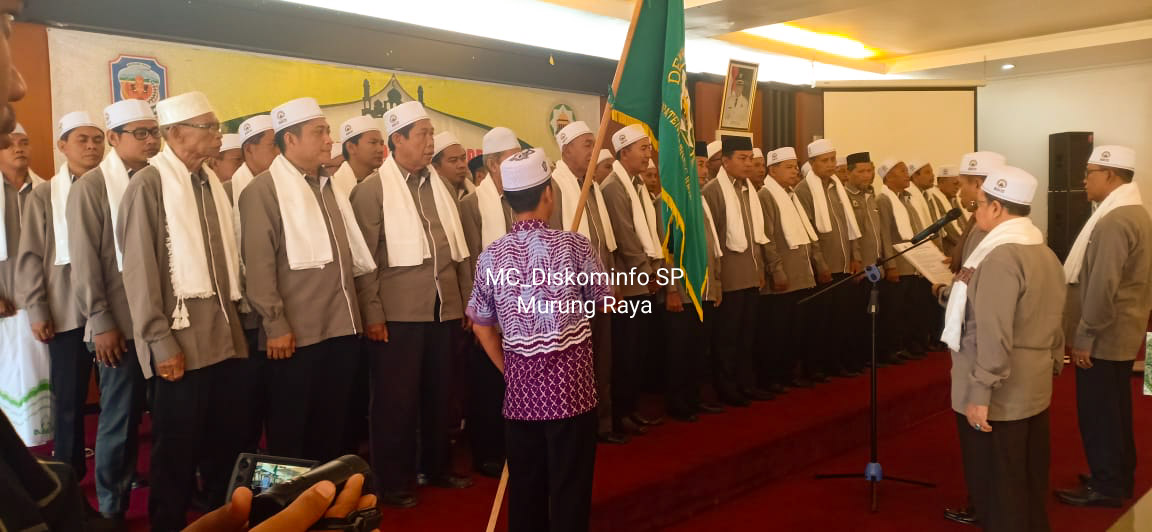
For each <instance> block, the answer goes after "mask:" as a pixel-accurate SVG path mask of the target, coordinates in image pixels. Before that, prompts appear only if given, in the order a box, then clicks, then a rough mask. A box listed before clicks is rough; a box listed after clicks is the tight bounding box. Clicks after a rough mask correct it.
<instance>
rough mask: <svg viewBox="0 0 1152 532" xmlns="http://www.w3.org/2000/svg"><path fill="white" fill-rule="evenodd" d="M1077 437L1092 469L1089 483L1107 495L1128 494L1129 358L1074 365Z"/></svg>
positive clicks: (1131, 451)
mask: <svg viewBox="0 0 1152 532" xmlns="http://www.w3.org/2000/svg"><path fill="white" fill-rule="evenodd" d="M1076 413H1077V415H1078V417H1079V421H1080V439H1081V440H1082V441H1083V442H1084V455H1085V457H1086V458H1087V459H1088V467H1089V468H1090V469H1091V471H1092V480H1091V482H1090V483H1089V485H1090V486H1092V487H1093V488H1094V489H1096V490H1097V491H1099V492H1100V493H1102V494H1104V495H1107V496H1109V497H1122V498H1129V497H1132V490H1133V488H1134V483H1135V474H1136V441H1135V438H1134V436H1133V434H1132V361H1130V360H1123V361H1114V360H1099V359H1095V358H1094V359H1092V367H1091V368H1088V369H1084V368H1080V367H1077V368H1076Z"/></svg>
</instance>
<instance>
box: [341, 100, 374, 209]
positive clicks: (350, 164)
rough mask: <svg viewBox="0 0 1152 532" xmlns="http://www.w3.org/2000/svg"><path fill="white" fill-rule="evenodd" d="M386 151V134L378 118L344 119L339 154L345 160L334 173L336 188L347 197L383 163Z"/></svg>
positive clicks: (358, 117) (359, 117) (355, 117)
mask: <svg viewBox="0 0 1152 532" xmlns="http://www.w3.org/2000/svg"><path fill="white" fill-rule="evenodd" d="M333 151H335V150H333ZM385 151H386V146H385V144H384V133H382V132H381V131H380V126H378V125H377V124H376V119H374V118H372V117H371V116H368V115H360V116H354V117H352V118H349V119H348V120H345V121H344V123H343V124H341V125H340V155H342V156H343V157H344V163H343V164H341V165H340V167H339V168H338V169H337V170H336V173H335V174H333V175H332V180H333V181H334V187H335V188H336V189H337V190H339V191H341V192H342V193H343V194H344V196H345V197H347V196H348V195H349V194H351V193H352V189H353V188H354V187H355V186H356V185H357V184H358V183H360V182H361V181H364V180H365V179H367V178H368V176H370V175H372V174H373V173H375V172H376V170H377V169H378V168H380V165H382V164H384V153H385Z"/></svg>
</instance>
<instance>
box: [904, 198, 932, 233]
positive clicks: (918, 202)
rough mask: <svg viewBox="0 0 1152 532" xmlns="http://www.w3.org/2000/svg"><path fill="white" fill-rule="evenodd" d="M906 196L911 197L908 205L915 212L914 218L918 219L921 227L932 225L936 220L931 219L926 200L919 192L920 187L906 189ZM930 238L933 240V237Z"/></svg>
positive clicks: (930, 211) (930, 210)
mask: <svg viewBox="0 0 1152 532" xmlns="http://www.w3.org/2000/svg"><path fill="white" fill-rule="evenodd" d="M908 195H909V196H911V199H910V200H909V203H910V204H911V205H912V208H913V209H915V210H916V216H917V217H919V218H920V225H921V227H928V226H929V225H932V222H935V221H936V219H934V218H932V209H930V208H929V207H928V198H927V197H926V196H925V193H924V191H923V190H920V187H917V186H916V185H912V186H910V187H908ZM930 238H935V235H933V236H932V237H930Z"/></svg>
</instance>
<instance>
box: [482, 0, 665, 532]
mask: <svg viewBox="0 0 1152 532" xmlns="http://www.w3.org/2000/svg"><path fill="white" fill-rule="evenodd" d="M645 1H646V0H635V5H634V6H633V8H632V23H631V24H629V25H628V37H627V38H626V39H625V40H624V50H623V51H622V52H621V53H620V62H618V63H616V75H615V76H614V77H613V78H612V93H611V94H610V95H609V97H608V101H607V102H605V103H604V112H603V113H601V115H600V130H599V131H598V132H597V133H596V145H595V146H593V148H592V157H591V160H589V161H588V169H587V170H585V172H584V186H583V187H581V188H580V201H578V202H576V217H575V218H573V219H572V229H571V230H572V231H579V230H580V217H581V216H583V215H584V205H585V204H586V203H587V202H588V192H589V191H590V190H591V189H592V176H593V175H594V174H595V173H596V158H597V156H599V155H600V150H601V149H602V148H603V147H604V136H605V135H606V134H607V133H608V121H609V120H611V119H612V99H613V98H615V97H616V90H617V89H619V88H620V75H621V74H623V73H624V63H625V61H627V59H628V51H629V50H630V49H631V48H632V37H633V36H634V35H635V34H636V20H637V19H639V18H640V10H641V9H642V8H643V7H644V2H645ZM507 485H508V461H507V460H505V461H504V471H503V472H501V473H500V485H499V487H498V488H497V489H496V499H495V500H493V501H492V511H491V512H490V513H489V514H488V530H487V532H494V531H495V530H496V521H497V520H498V519H499V517H500V508H501V507H502V506H504V488H505V486H507Z"/></svg>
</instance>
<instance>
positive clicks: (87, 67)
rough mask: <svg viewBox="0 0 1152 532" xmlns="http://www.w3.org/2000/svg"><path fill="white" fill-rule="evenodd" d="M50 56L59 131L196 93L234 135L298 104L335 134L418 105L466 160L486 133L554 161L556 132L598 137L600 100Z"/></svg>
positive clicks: (57, 45)
mask: <svg viewBox="0 0 1152 532" xmlns="http://www.w3.org/2000/svg"><path fill="white" fill-rule="evenodd" d="M48 53H49V62H50V63H51V65H50V67H51V75H52V80H53V83H52V115H53V116H52V118H53V122H55V121H56V120H58V119H59V117H61V116H63V115H65V114H67V113H69V112H72V111H79V110H85V111H88V112H89V113H91V114H92V116H93V117H97V116H101V114H102V111H103V109H104V107H105V106H107V105H108V104H110V103H112V102H115V101H118V100H121V99H124V98H136V99H143V100H148V101H150V102H153V103H155V102H156V101H159V100H160V99H162V98H165V97H167V96H170V95H175V94H180V93H183V92H187V91H191V90H198V91H201V92H203V93H205V94H206V95H207V96H208V98H209V99H210V100H211V101H212V105H213V107H214V108H215V109H216V114H217V116H218V117H219V118H220V120H221V122H223V123H224V127H225V129H226V130H228V131H234V130H235V129H236V127H237V126H238V125H239V124H240V122H242V121H243V120H244V119H246V118H247V117H249V116H252V115H255V114H260V113H267V112H268V111H269V110H271V109H272V108H273V107H275V106H277V105H279V104H281V103H283V102H286V101H288V100H291V99H293V98H299V97H302V96H311V97H313V98H316V99H317V100H318V101H319V102H320V105H321V107H322V108H323V109H324V113H325V115H327V117H328V121H329V123H330V124H331V126H332V129H333V130H336V129H337V128H338V127H339V125H340V123H341V122H343V121H344V120H347V119H348V118H351V117H353V116H358V115H368V116H372V117H373V118H376V119H380V118H381V117H382V116H383V115H384V113H385V112H386V111H387V110H389V109H391V108H392V107H394V106H396V105H399V104H401V103H404V102H409V101H412V100H419V101H420V102H422V103H423V104H424V106H425V107H426V108H427V109H428V111H429V114H430V115H431V117H432V124H433V126H435V128H436V131H437V132H439V131H452V132H453V133H455V134H456V136H457V137H458V138H459V139H460V141H461V143H462V144H463V145H464V147H465V148H466V149H468V150H469V155H474V154H476V153H479V150H480V146H481V138H482V137H483V135H484V133H486V132H487V131H488V130H489V129H490V128H492V127H495V126H505V127H509V128H512V130H513V131H515V132H516V134H517V136H518V137H519V138H520V142H521V144H522V145H524V146H525V147H528V146H534V147H537V148H542V149H544V151H545V152H546V153H548V155H549V156H550V157H551V158H552V159H558V158H559V157H560V152H559V149H558V148H557V147H556V141H555V138H554V135H555V134H556V132H557V131H559V130H560V128H563V127H564V126H565V125H567V124H568V123H569V122H572V121H574V120H583V121H585V122H588V124H589V125H590V127H593V128H595V127H596V124H597V123H599V118H600V111H601V109H600V97H599V96H597V95H594V94H582V93H573V92H562V91H551V90H544V89H536V88H527V87H517V86H511V85H500V84H494V83H486V82H478V81H467V80H459V79H451V78H441V77H434V76H424V75H420V74H413V73H409V72H399V71H388V70H380V69H371V68H364V67H354V66H347V65H339V64H335V63H325V62H319V61H311V60H305V59H296V58H289V57H283V56H274V55H266V54H258V53H253V52H243V51H236V50H226V49H221V48H212V47H207V46H197V45H190V44H180V43H171V42H164V41H157V40H148V39H137V38H132V37H122V36H117V35H106V34H101V33H90V32H81V31H74V30H64V29H56V28H49V29H48ZM77 80H83V82H77ZM381 126H383V124H381ZM382 129H383V128H382ZM60 157H61V156H60V155H57V159H58V160H57V164H60V162H61V160H59V158H60Z"/></svg>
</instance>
